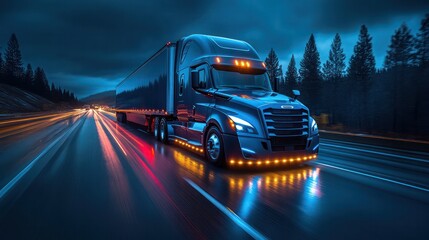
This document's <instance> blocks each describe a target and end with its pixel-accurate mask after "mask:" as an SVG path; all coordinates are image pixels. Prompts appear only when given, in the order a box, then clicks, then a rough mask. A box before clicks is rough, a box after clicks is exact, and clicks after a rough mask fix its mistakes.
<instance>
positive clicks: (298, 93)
mask: <svg viewBox="0 0 429 240" xmlns="http://www.w3.org/2000/svg"><path fill="white" fill-rule="evenodd" d="M292 93H293V100H294V101H295V100H296V99H297V98H298V97H299V96H300V95H301V92H300V91H299V90H292Z"/></svg>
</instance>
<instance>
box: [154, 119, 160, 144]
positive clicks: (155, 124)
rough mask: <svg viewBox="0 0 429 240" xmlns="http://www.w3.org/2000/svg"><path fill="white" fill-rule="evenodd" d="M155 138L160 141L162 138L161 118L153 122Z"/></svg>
mask: <svg viewBox="0 0 429 240" xmlns="http://www.w3.org/2000/svg"><path fill="white" fill-rule="evenodd" d="M152 121H153V123H152V124H153V129H152V131H153V136H155V139H156V140H158V141H160V137H159V117H155V118H154V119H153V120H152Z"/></svg>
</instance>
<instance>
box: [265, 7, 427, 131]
mask: <svg viewBox="0 0 429 240" xmlns="http://www.w3.org/2000/svg"><path fill="white" fill-rule="evenodd" d="M345 59H346V56H345V54H344V51H343V47H342V43H341V37H340V35H339V34H338V33H337V34H336V35H335V36H334V39H333V41H332V45H331V49H330V51H329V55H328V59H327V61H326V62H325V63H323V65H322V64H321V62H320V56H319V52H318V50H317V46H316V41H315V38H314V36H313V34H311V36H310V38H309V40H308V42H307V44H306V46H305V51H304V55H303V58H302V60H301V62H300V64H299V69H297V67H296V63H295V57H294V55H292V58H291V59H290V61H289V64H288V67H287V70H286V73H285V75H283V73H282V68H281V65H279V60H278V57H277V54H276V53H275V51H274V50H273V49H271V51H270V53H269V54H268V56H267V58H266V60H265V62H266V66H267V72H268V76H269V77H270V81H271V82H272V83H273V86H274V81H278V91H279V92H280V93H283V94H286V95H289V96H290V95H291V94H292V89H298V90H300V91H301V94H302V96H301V97H300V100H301V101H302V102H303V103H304V104H305V105H307V106H308V107H309V109H310V111H311V113H312V115H313V116H319V115H320V114H327V115H328V116H329V122H328V124H327V126H331V127H333V126H336V127H338V126H340V127H341V128H340V129H341V130H349V131H360V132H367V133H373V134H390V135H394V136H400V135H412V136H417V137H422V138H426V139H427V138H428V136H429V127H428V122H429V111H428V109H429V14H426V15H425V18H424V19H423V20H422V21H421V25H420V28H419V30H418V33H417V34H416V35H415V36H414V35H413V34H412V33H411V30H410V29H409V28H408V27H407V25H406V24H405V23H403V24H402V25H401V26H400V27H399V28H398V29H397V30H396V31H395V32H394V34H393V36H392V37H391V40H390V44H389V46H388V50H387V53H386V56H385V61H384V63H383V67H382V68H381V69H376V64H375V58H374V54H373V49H372V37H371V35H370V33H369V31H368V29H367V27H366V26H365V25H362V26H361V28H360V33H359V37H358V41H357V43H356V45H355V46H354V50H353V54H352V56H351V57H350V60H349V62H348V65H347V64H346V62H345ZM276 79H277V80H276Z"/></svg>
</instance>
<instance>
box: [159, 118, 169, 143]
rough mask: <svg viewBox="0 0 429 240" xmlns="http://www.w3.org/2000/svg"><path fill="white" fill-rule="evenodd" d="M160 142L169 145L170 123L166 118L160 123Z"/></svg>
mask: <svg viewBox="0 0 429 240" xmlns="http://www.w3.org/2000/svg"><path fill="white" fill-rule="evenodd" d="M159 140H160V141H161V142H162V143H165V144H167V143H168V123H167V119H165V118H161V121H159Z"/></svg>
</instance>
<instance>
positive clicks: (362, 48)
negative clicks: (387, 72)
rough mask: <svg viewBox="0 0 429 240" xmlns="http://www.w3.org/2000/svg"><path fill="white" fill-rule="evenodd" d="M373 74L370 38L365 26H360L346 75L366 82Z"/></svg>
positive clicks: (373, 61) (373, 65) (373, 66)
mask: <svg viewBox="0 0 429 240" xmlns="http://www.w3.org/2000/svg"><path fill="white" fill-rule="evenodd" d="M373 73H375V58H374V54H373V52H372V37H371V36H370V35H369V33H368V28H367V27H366V26H365V25H362V26H361V29H360V34H359V39H358V42H357V43H356V45H355V47H354V50H353V55H352V56H351V58H350V63H349V68H348V74H349V76H350V77H352V78H353V79H363V80H367V79H369V78H370V76H371V74H373Z"/></svg>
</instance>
